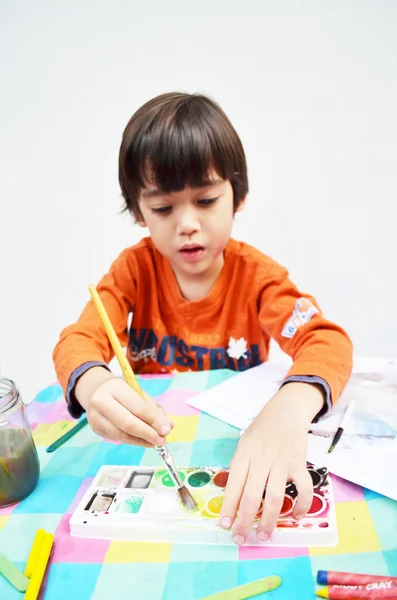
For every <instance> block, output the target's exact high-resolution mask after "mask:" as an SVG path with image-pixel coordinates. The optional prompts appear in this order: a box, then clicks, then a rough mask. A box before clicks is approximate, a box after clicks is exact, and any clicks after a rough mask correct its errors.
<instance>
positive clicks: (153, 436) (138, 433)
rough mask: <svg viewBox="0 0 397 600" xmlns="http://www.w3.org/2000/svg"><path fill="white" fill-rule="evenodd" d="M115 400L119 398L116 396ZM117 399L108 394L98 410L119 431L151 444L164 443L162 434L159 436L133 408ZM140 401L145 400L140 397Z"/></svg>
mask: <svg viewBox="0 0 397 600" xmlns="http://www.w3.org/2000/svg"><path fill="white" fill-rule="evenodd" d="M117 400H119V398H118V397H117ZM117 400H115V399H114V398H113V397H112V396H109V398H108V399H107V401H106V402H103V403H102V406H101V410H100V412H101V413H102V415H103V416H105V417H106V418H107V419H108V420H109V421H111V423H113V424H114V425H115V426H116V427H118V428H119V429H120V430H121V431H124V432H125V433H126V434H128V435H131V436H133V437H137V438H142V439H143V440H146V441H147V442H149V444H152V445H153V446H155V445H159V446H161V445H162V444H164V443H165V438H164V436H159V434H158V432H157V430H156V429H155V428H154V427H151V426H150V425H148V424H147V423H145V421H143V420H141V418H140V417H139V415H137V414H136V413H135V412H134V410H129V409H128V408H126V407H125V406H124V405H123V404H122V403H120V402H118V401H117ZM141 402H142V403H144V402H145V401H144V400H142V398H141ZM168 427H169V426H168Z"/></svg>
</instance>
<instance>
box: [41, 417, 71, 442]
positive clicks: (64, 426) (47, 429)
mask: <svg viewBox="0 0 397 600" xmlns="http://www.w3.org/2000/svg"><path fill="white" fill-rule="evenodd" d="M74 425H76V422H75V421H66V420H65V421H57V422H56V423H39V425H37V427H35V428H34V429H33V432H32V433H33V439H34V442H35V444H36V446H50V444H52V443H53V442H55V441H56V440H57V439H58V438H60V437H61V435H64V433H66V432H67V431H69V429H72V427H74Z"/></svg>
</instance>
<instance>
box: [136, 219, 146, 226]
mask: <svg viewBox="0 0 397 600" xmlns="http://www.w3.org/2000/svg"><path fill="white" fill-rule="evenodd" d="M135 223H136V224H137V225H139V227H147V225H146V222H145V221H144V220H143V219H137V220H136V221H135Z"/></svg>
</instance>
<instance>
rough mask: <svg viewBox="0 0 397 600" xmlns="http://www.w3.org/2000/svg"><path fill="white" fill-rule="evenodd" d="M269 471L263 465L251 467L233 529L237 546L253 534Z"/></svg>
mask: <svg viewBox="0 0 397 600" xmlns="http://www.w3.org/2000/svg"><path fill="white" fill-rule="evenodd" d="M267 473H268V472H267V470H265V469H264V468H263V466H262V465H256V468H255V467H254V466H252V465H250V467H249V472H248V477H247V480H246V483H245V486H244V490H243V494H242V497H241V500H240V505H239V508H238V514H237V518H236V521H235V523H234V527H233V540H234V542H235V543H236V544H245V542H246V540H247V537H248V536H249V534H250V533H251V530H252V524H253V522H254V519H255V517H256V515H257V513H258V510H259V507H260V505H261V502H262V494H263V490H264V488H265V484H266V478H267Z"/></svg>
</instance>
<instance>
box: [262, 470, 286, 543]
mask: <svg viewBox="0 0 397 600" xmlns="http://www.w3.org/2000/svg"><path fill="white" fill-rule="evenodd" d="M286 481H287V470H286V469H284V468H282V467H273V469H272V470H271V471H270V475H269V479H268V481H267V486H266V494H265V499H264V501H263V510H262V517H261V520H260V522H259V525H258V529H257V532H256V533H257V536H258V538H259V539H260V540H261V541H262V542H266V541H267V540H268V539H269V537H270V535H271V533H272V532H273V530H274V529H275V527H276V525H277V521H278V518H279V516H280V513H281V509H282V506H283V502H284V494H285V484H286Z"/></svg>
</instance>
